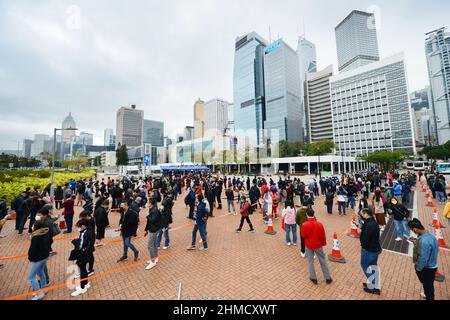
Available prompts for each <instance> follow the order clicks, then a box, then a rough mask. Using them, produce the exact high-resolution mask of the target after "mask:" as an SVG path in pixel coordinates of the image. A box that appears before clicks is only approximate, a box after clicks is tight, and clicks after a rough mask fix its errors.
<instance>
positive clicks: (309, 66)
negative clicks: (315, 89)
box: [297, 36, 317, 142]
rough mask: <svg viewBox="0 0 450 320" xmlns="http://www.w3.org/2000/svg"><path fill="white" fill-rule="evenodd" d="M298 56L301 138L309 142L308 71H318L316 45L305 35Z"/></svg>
mask: <svg viewBox="0 0 450 320" xmlns="http://www.w3.org/2000/svg"><path fill="white" fill-rule="evenodd" d="M297 56H298V66H299V70H300V114H301V123H300V125H301V140H302V141H303V142H308V130H307V127H308V125H307V113H306V108H305V80H306V75H307V74H308V73H312V72H317V54H316V46H315V45H314V44H313V43H312V42H311V41H308V40H307V39H306V38H305V37H303V36H302V37H299V38H298V45H297Z"/></svg>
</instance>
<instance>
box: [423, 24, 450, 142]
mask: <svg viewBox="0 0 450 320" xmlns="http://www.w3.org/2000/svg"><path fill="white" fill-rule="evenodd" d="M445 29H446V28H441V29H438V30H435V31H432V32H429V33H427V36H428V38H427V39H426V41H425V53H426V56H427V64H428V75H429V78H430V88H431V97H430V103H431V106H432V110H433V114H434V125H435V134H436V136H437V143H438V144H439V145H442V144H445V143H446V142H447V141H449V140H450V33H448V32H445Z"/></svg>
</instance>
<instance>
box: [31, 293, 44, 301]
mask: <svg viewBox="0 0 450 320" xmlns="http://www.w3.org/2000/svg"><path fill="white" fill-rule="evenodd" d="M44 296H45V293H44V292H41V293H37V294H33V299H31V300H34V301H36V300H41V299H42V298H44Z"/></svg>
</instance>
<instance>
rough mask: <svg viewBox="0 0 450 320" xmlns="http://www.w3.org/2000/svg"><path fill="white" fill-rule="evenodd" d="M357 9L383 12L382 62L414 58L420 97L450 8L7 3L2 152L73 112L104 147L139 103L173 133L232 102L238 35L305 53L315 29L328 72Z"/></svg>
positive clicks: (264, 0)
mask: <svg viewBox="0 0 450 320" xmlns="http://www.w3.org/2000/svg"><path fill="white" fill-rule="evenodd" d="M73 6H75V7H73ZM354 9H358V10H366V11H367V10H371V11H373V10H375V12H376V17H377V24H378V27H379V30H378V42H379V47H380V54H381V56H382V57H387V56H389V55H392V54H395V53H398V52H400V51H404V52H405V54H406V59H407V67H408V78H409V84H410V90H411V91H413V90H416V89H421V88H423V87H425V86H426V85H427V84H428V76H427V68H426V60H425V55H424V39H425V33H426V32H428V31H431V30H434V29H436V28H439V27H442V26H450V18H449V17H450V15H449V12H450V2H449V1H444V0H428V1H415V0H400V1H399V0H397V1H392V0H389V1H388V0H386V1H385V0H380V1H364V0H357V1H356V0H345V1H344V0H340V1H331V0H326V1H325V0H323V1H321V0H315V1H309V0H308V1H305V0H276V1H275V0H227V1H225V0H221V1H216V0H178V1H175V0H164V1H163V0H159V1H156V0H130V1H123V0H86V1H83V0H70V1H65V0H53V1H51V0H39V1H35V0H27V1H25V0H0V110H1V117H0V149H17V141H22V140H23V139H24V138H32V137H33V134H35V133H47V134H51V133H52V130H53V128H54V127H60V126H61V122H62V120H63V119H64V117H65V115H66V114H68V112H69V111H71V112H72V114H73V116H74V118H75V121H76V123H77V127H78V128H79V129H80V130H84V131H88V132H91V133H94V134H95V139H94V142H95V143H96V144H103V129H105V128H114V130H115V115H116V110H117V109H118V108H119V107H120V106H127V105H130V104H136V105H137V106H138V108H141V109H143V110H144V111H145V118H147V119H154V120H162V121H164V122H165V131H166V135H169V136H174V134H175V133H176V132H177V131H180V130H182V128H183V127H184V126H186V125H192V114H193V110H192V109H193V104H194V102H195V100H196V99H197V98H199V97H201V98H202V99H204V100H209V99H212V98H215V97H220V98H223V99H226V100H229V101H232V100H233V59H234V41H235V38H236V37H237V36H239V35H243V34H246V33H248V32H251V31H256V32H257V33H259V34H260V35H261V36H263V37H264V38H267V39H268V38H269V26H270V29H271V34H272V39H275V38H277V37H278V36H279V37H282V38H283V39H284V40H285V41H286V42H287V43H288V44H290V45H291V46H292V47H293V48H294V49H296V47H297V37H298V35H299V34H303V32H304V30H303V25H305V29H306V37H307V38H308V39H309V40H310V41H312V42H314V43H315V44H316V46H317V55H318V67H319V69H322V68H324V67H326V66H327V65H329V64H334V69H335V71H336V70H337V62H336V61H337V56H336V44H335V37H334V27H335V26H336V25H337V24H338V23H339V22H340V21H342V19H344V18H345V17H346V16H347V14H348V13H350V11H352V10H354ZM78 10H79V18H78V15H77V13H78ZM303 21H304V23H303Z"/></svg>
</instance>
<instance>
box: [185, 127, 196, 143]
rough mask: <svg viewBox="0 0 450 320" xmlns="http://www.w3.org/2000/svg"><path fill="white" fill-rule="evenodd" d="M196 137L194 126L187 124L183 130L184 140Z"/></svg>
mask: <svg viewBox="0 0 450 320" xmlns="http://www.w3.org/2000/svg"><path fill="white" fill-rule="evenodd" d="M193 137H194V127H191V126H186V127H185V128H184V130H183V141H189V140H192V139H193Z"/></svg>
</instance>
